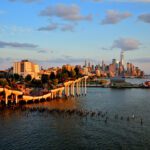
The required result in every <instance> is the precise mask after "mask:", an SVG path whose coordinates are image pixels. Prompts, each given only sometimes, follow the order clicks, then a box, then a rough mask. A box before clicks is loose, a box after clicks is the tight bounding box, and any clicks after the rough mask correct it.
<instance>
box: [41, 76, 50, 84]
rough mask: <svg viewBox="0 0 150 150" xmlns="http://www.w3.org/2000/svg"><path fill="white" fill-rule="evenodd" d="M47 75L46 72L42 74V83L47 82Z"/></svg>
mask: <svg viewBox="0 0 150 150" xmlns="http://www.w3.org/2000/svg"><path fill="white" fill-rule="evenodd" d="M48 80H49V76H48V75H47V74H42V77H41V81H42V83H43V84H45V83H48Z"/></svg>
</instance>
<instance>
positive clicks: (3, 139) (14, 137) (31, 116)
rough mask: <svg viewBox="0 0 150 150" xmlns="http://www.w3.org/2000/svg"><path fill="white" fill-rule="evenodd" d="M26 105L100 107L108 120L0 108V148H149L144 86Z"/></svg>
mask: <svg viewBox="0 0 150 150" xmlns="http://www.w3.org/2000/svg"><path fill="white" fill-rule="evenodd" d="M29 107H46V108H49V109H51V108H58V109H74V108H77V109H82V110H88V111H91V110H92V111H98V110H101V111H102V112H107V116H108V118H109V119H108V121H107V123H105V122H104V118H102V117H96V116H95V117H92V118H91V117H87V119H85V118H84V117H83V118H81V117H79V116H60V115H58V114H56V115H51V114H48V113H46V112H44V113H39V112H32V113H27V112H22V111H19V110H18V111H14V112H13V111H11V110H9V111H8V110H7V111H1V112H0V150H13V149H15V150H28V149H32V150H40V149H42V150H51V149H56V150H63V149H64V150H70V149H74V150H76V149H91V150H93V149H102V150H103V149H104V150H105V149H110V150H111V149H113V150H117V149H124V150H128V149H139V150H143V149H144V150H148V149H150V89H107V88H89V89H88V95H87V96H86V97H79V98H71V99H68V100H57V101H52V102H44V103H40V104H32V105H29ZM115 114H118V115H119V117H120V116H123V120H121V119H120V118H119V119H115V118H114V116H115ZM132 114H134V115H135V119H130V121H127V117H128V116H129V117H131V116H132ZM141 118H142V119H143V125H141V124H140V119H141Z"/></svg>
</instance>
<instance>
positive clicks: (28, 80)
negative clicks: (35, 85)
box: [25, 74, 32, 82]
mask: <svg viewBox="0 0 150 150" xmlns="http://www.w3.org/2000/svg"><path fill="white" fill-rule="evenodd" d="M31 80H32V77H31V75H30V74H28V75H27V76H26V77H25V81H27V82H30V81H31Z"/></svg>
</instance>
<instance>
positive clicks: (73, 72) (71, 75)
mask: <svg viewBox="0 0 150 150" xmlns="http://www.w3.org/2000/svg"><path fill="white" fill-rule="evenodd" d="M75 76H76V72H75V70H71V72H70V77H72V78H74V77H75Z"/></svg>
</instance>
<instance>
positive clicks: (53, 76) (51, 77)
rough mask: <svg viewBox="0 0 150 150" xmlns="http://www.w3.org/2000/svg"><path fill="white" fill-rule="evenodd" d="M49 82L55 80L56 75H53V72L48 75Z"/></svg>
mask: <svg viewBox="0 0 150 150" xmlns="http://www.w3.org/2000/svg"><path fill="white" fill-rule="evenodd" d="M49 78H50V80H54V79H56V75H55V73H54V72H52V73H51V74H50V77H49Z"/></svg>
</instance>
